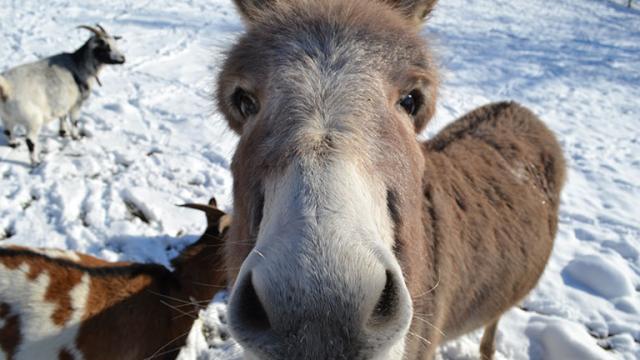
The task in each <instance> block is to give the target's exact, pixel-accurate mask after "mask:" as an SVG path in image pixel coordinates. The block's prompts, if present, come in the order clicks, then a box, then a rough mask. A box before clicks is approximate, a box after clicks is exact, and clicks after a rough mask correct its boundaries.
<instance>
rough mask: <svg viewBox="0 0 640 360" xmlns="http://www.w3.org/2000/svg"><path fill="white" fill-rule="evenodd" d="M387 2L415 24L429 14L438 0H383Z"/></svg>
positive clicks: (420, 22)
mask: <svg viewBox="0 0 640 360" xmlns="http://www.w3.org/2000/svg"><path fill="white" fill-rule="evenodd" d="M383 1H384V2H386V3H387V4H389V5H391V6H393V7H395V8H396V9H398V10H400V11H401V12H402V13H403V14H404V15H405V16H406V17H407V18H409V19H410V20H412V21H414V22H415V23H416V25H420V24H422V22H423V21H424V20H425V19H426V18H427V16H429V14H431V11H433V8H434V7H435V6H436V3H437V2H438V0H383Z"/></svg>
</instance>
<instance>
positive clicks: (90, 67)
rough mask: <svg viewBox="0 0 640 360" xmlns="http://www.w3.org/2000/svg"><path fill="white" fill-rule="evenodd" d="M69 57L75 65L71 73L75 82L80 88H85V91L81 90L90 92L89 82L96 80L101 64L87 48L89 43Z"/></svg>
mask: <svg viewBox="0 0 640 360" xmlns="http://www.w3.org/2000/svg"><path fill="white" fill-rule="evenodd" d="M71 57H72V58H73V62H74V65H75V69H73V70H74V71H73V72H74V76H75V77H76V79H75V80H76V82H78V85H79V86H80V87H81V88H82V87H86V89H81V90H87V91H88V90H90V88H91V80H92V79H96V80H97V79H98V73H99V72H100V69H101V68H102V64H101V63H100V62H99V61H98V60H97V59H96V58H95V56H94V55H93V53H92V51H91V48H90V47H89V41H87V42H85V43H84V45H82V47H80V48H79V49H78V50H76V51H75V52H74V53H72V54H71Z"/></svg>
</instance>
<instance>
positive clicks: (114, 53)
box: [78, 24, 125, 65]
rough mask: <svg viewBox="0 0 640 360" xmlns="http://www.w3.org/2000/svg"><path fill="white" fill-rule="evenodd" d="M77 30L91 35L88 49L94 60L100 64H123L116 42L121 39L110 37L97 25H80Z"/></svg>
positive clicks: (122, 57) (123, 59) (122, 55)
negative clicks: (83, 30)
mask: <svg viewBox="0 0 640 360" xmlns="http://www.w3.org/2000/svg"><path fill="white" fill-rule="evenodd" d="M78 28H79V29H85V30H88V31H90V32H92V33H93V36H92V37H91V39H89V41H88V45H89V48H90V49H91V53H92V54H93V56H94V58H95V59H96V60H97V61H98V62H99V63H101V64H109V65H113V64H118V65H120V64H124V62H125V57H124V54H122V52H121V51H120V50H119V49H118V47H117V45H116V41H117V40H119V39H121V37H120V36H111V35H109V33H108V32H107V31H106V30H105V29H104V28H103V27H102V26H100V25H99V24H96V25H95V26H89V25H80V26H78Z"/></svg>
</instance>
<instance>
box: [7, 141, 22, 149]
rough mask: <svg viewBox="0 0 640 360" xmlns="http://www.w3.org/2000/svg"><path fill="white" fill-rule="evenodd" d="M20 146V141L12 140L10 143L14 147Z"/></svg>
mask: <svg viewBox="0 0 640 360" xmlns="http://www.w3.org/2000/svg"><path fill="white" fill-rule="evenodd" d="M18 146H20V143H19V142H10V143H9V147H10V148H12V149H15V148H17V147H18Z"/></svg>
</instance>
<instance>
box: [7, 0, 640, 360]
mask: <svg viewBox="0 0 640 360" xmlns="http://www.w3.org/2000/svg"><path fill="white" fill-rule="evenodd" d="M624 4H626V0H617V1H611V0H558V1H555V2H548V1H544V0H529V1H524V0H520V1H506V0H447V1H444V0H443V1H441V2H440V4H439V5H438V7H437V9H436V11H435V12H434V14H433V17H432V18H431V19H430V21H429V24H428V26H427V27H426V28H425V30H424V35H425V38H427V39H428V41H429V42H430V43H431V46H432V48H433V49H434V51H435V54H436V57H437V59H438V61H439V63H440V66H441V69H442V76H443V86H442V90H441V95H440V99H439V105H438V111H437V116H436V118H435V119H434V120H433V122H432V123H431V125H430V126H429V128H428V129H427V131H426V132H425V133H424V134H423V136H424V137H425V138H428V137H431V136H433V134H435V133H436V132H437V131H438V130H439V129H441V128H442V127H443V126H445V125H446V124H447V123H449V122H450V121H452V120H453V119H455V118H456V117H458V116H460V115H462V114H464V113H465V112H467V111H469V110H471V109H473V108H474V107H476V106H479V105H482V104H485V103H487V102H490V101H497V100H502V99H514V100H516V101H519V102H520V103H522V104H524V105H526V106H528V107H530V108H532V109H533V110H534V111H535V112H536V113H537V114H539V115H540V117H541V118H542V119H544V120H545V122H546V123H547V124H548V125H549V126H550V127H551V128H552V129H553V130H554V131H555V132H556V134H557V135H558V138H559V139H560V141H561V143H562V146H563V148H564V151H565V154H566V157H567V160H568V165H569V177H568V183H567V186H566V188H565V191H564V193H563V198H562V206H561V213H560V228H559V232H558V236H557V239H556V244H555V247H554V251H553V254H552V257H551V260H550V263H549V266H548V267H547V270H546V271H545V273H544V275H543V277H542V279H541V281H540V283H539V285H538V286H537V287H536V288H535V289H534V290H533V291H532V292H531V294H530V295H529V296H527V297H526V298H525V299H524V300H523V302H522V304H521V305H520V306H519V307H515V308H514V309H513V310H511V311H509V312H508V313H507V314H506V315H505V316H504V317H503V318H502V320H501V321H500V325H499V328H498V334H497V352H498V353H497V355H496V357H497V358H498V359H528V358H531V359H588V358H594V359H608V358H613V359H637V358H640V225H639V223H638V218H640V206H639V205H638V204H639V203H640V183H639V182H638V179H640V157H639V156H638V154H640V130H639V128H638V126H639V124H640V122H639V121H640V102H639V101H638V99H640V61H639V59H640V5H638V4H637V2H634V6H633V7H632V8H630V9H629V8H626V7H625V6H623V5H624ZM96 22H100V23H101V24H102V25H104V26H105V27H106V28H107V29H108V30H110V31H112V32H113V33H114V34H117V35H122V36H124V39H123V40H121V44H120V48H121V50H122V51H123V52H124V53H125V54H126V55H127V59H128V62H127V63H126V64H125V65H123V66H120V67H110V68H107V69H106V70H105V71H104V72H103V73H102V74H101V81H102V83H103V85H104V86H103V87H99V88H96V89H95V90H94V93H93V94H92V97H91V99H90V102H89V103H88V104H87V106H85V108H84V109H83V120H82V124H83V125H82V126H83V131H84V133H85V134H86V135H87V136H86V137H85V138H83V139H82V140H81V141H77V142H76V141H71V140H66V139H61V138H59V137H58V136H57V122H53V123H51V124H50V125H49V126H48V127H45V129H44V131H43V134H42V135H41V144H42V145H43V149H44V151H45V152H46V154H44V160H45V161H44V164H43V165H42V166H41V167H39V168H37V169H35V170H31V169H30V168H29V166H28V155H27V152H26V146H24V144H23V145H22V146H21V148H18V149H16V150H12V149H10V148H9V147H8V146H6V145H7V142H6V139H4V138H3V137H0V241H1V243H2V244H9V243H13V244H21V245H26V246H36V247H51V248H59V249H69V250H76V251H81V252H86V253H89V254H93V255H96V256H99V257H102V258H105V259H107V260H132V261H145V262H157V263H161V264H165V265H168V262H169V259H171V257H173V256H175V255H176V254H177V253H178V251H179V250H180V249H182V248H183V247H184V246H186V245H187V244H188V243H190V242H193V241H194V240H195V239H196V238H197V236H198V235H199V234H200V233H201V232H202V231H203V230H204V228H205V222H204V219H203V218H202V216H201V215H198V214H197V213H196V214H194V212H190V211H188V210H185V209H182V208H179V207H176V206H174V205H175V204H181V203H185V202H206V201H207V200H208V199H209V197H210V196H212V195H215V196H216V197H217V199H218V202H219V204H221V206H222V208H224V209H225V210H231V206H232V204H231V186H232V179H231V176H230V172H229V164H230V159H231V155H232V154H233V150H234V146H235V143H236V141H237V138H236V137H235V135H233V133H232V132H231V131H230V130H228V129H227V128H226V125H225V124H224V121H223V119H222V118H221V116H220V114H219V113H217V112H216V110H215V108H214V107H213V105H212V104H213V102H212V100H211V94H212V91H213V84H214V79H215V75H216V71H217V69H218V65H219V62H220V60H221V59H222V58H223V56H224V50H225V49H227V48H228V46H229V45H230V44H231V43H232V41H233V39H234V38H236V37H237V36H238V34H239V33H240V32H241V31H242V24H241V22H240V19H239V17H238V15H237V13H236V12H235V9H234V8H233V6H232V5H231V2H230V1H229V0H188V1H184V2H175V1H169V0H156V1H130V0H110V1H105V0H96V1H92V2H82V1H73V0H51V1H36V0H21V1H15V0H0V36H1V38H2V41H0V54H2V56H1V57H0V69H2V70H3V69H6V68H8V67H10V66H14V65H17V64H21V63H24V62H27V61H32V60H35V59H37V58H40V57H43V56H46V55H50V54H53V53H55V52H58V51H62V50H65V51H70V50H73V49H75V48H76V47H78V46H79V45H81V43H82V42H83V41H84V40H85V38H86V36H87V34H86V33H85V32H83V31H81V30H75V29H74V27H75V26H77V25H79V24H83V23H87V24H93V23H96ZM224 314H225V308H224V296H219V297H218V298H217V299H216V301H214V303H213V304H212V305H211V306H210V307H209V308H207V309H206V310H203V311H202V312H201V314H200V319H199V320H198V322H197V323H196V324H195V325H194V328H193V329H192V331H191V333H190V335H189V338H188V344H187V346H186V347H185V348H184V349H183V352H182V354H181V359H184V360H187V359H196V358H197V359H206V358H210V359H235V358H238V356H239V354H240V353H241V351H240V349H239V348H238V347H237V345H234V344H233V342H232V341H231V340H230V339H228V338H227V335H225V334H226V328H225V326H226V325H225V317H224ZM480 337H481V331H476V332H474V333H471V334H469V335H467V336H464V337H462V338H460V339H458V340H455V341H452V342H450V343H447V344H445V345H444V346H443V347H442V348H441V349H440V354H439V357H441V358H446V359H475V358H477V357H478V352H477V349H478V344H479V341H480Z"/></svg>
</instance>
